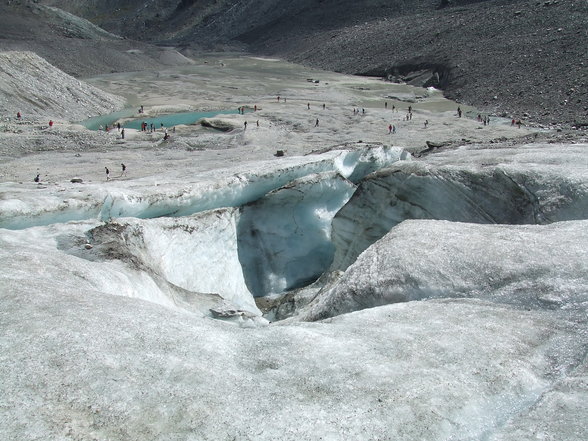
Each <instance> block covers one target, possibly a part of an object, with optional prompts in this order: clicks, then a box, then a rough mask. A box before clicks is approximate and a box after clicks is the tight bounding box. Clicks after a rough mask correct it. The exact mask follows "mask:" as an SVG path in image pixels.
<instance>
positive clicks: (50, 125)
mask: <svg viewBox="0 0 588 441" xmlns="http://www.w3.org/2000/svg"><path fill="white" fill-rule="evenodd" d="M49 127H53V120H52V119H51V120H49Z"/></svg>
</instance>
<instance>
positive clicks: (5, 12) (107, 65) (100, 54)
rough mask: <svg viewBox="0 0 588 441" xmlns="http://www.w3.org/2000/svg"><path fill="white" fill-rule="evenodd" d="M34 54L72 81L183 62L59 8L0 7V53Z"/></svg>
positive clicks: (29, 3)
mask: <svg viewBox="0 0 588 441" xmlns="http://www.w3.org/2000/svg"><path fill="white" fill-rule="evenodd" d="M7 50H9V51H30V52H35V53H36V54H37V55H39V56H41V57H42V58H44V59H45V60H47V61H48V62H49V63H51V64H52V65H54V66H56V67H58V68H59V69H61V70H63V71H64V72H66V73H68V74H70V75H73V76H75V77H78V78H79V77H87V76H94V75H97V74H102V73H111V72H122V71H139V70H146V69H161V68H164V67H165V66H166V64H168V63H169V61H168V60H169V59H170V58H171V59H172V60H174V64H175V63H176V62H187V60H181V57H177V56H176V57H169V52H170V50H169V49H166V48H157V47H155V46H153V45H149V44H145V43H142V42H139V41H133V40H127V39H125V38H122V37H120V36H118V35H114V34H112V33H110V32H106V31H104V30H103V29H101V28H99V27H97V26H95V25H93V24H92V23H90V22H89V21H88V20H85V19H82V18H80V17H77V16H75V15H72V14H70V13H67V12H64V11H63V10H60V9H57V8H53V7H47V6H44V5H41V4H38V3H37V2H33V1H26V0H21V1H18V0H17V1H14V0H13V1H9V2H1V3H0V51H7Z"/></svg>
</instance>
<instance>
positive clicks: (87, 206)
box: [0, 145, 407, 229]
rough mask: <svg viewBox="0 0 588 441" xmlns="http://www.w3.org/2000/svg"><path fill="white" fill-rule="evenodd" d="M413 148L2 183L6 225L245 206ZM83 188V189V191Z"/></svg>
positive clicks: (0, 213)
mask: <svg viewBox="0 0 588 441" xmlns="http://www.w3.org/2000/svg"><path fill="white" fill-rule="evenodd" d="M406 156H407V153H406V152H405V151H403V150H402V149H401V148H398V147H387V146H369V145H362V146H359V147H356V148H354V149H349V150H333V151H329V152H325V153H322V154H314V155H307V156H304V157H293V158H281V159H280V160H277V161H262V162H258V163H254V164H251V163H249V164H245V165H241V164H234V165H233V166H232V167H229V168H226V169H220V170H215V171H214V172H209V173H206V172H203V173H201V174H199V175H197V176H193V177H191V178H190V180H189V181H188V182H186V177H185V176H183V175H182V176H181V177H178V176H173V175H170V176H158V177H156V178H155V179H148V178H145V179H143V180H136V181H133V182H132V185H124V186H117V184H116V183H111V185H108V186H107V187H105V186H104V185H103V184H87V185H86V184H84V185H83V186H80V185H79V184H75V185H71V184H64V185H60V186H57V187H55V189H53V188H51V189H46V191H45V192H43V193H42V194H39V192H34V193H33V192H31V191H30V189H29V191H24V190H23V189H22V188H20V187H18V186H15V185H12V184H5V185H3V186H0V228H10V229H22V228H29V227H32V226H38V225H50V224H52V223H60V222H67V221H70V220H84V219H96V218H98V219H100V220H105V221H106V220H109V219H116V218H120V217H137V218H143V219H146V218H154V217H163V216H168V217H181V216H189V215H191V214H194V213H198V212H202V211H206V210H213V209H216V208H223V207H239V206H241V205H244V204H247V203H249V202H253V201H255V200H257V199H259V198H261V197H263V196H264V195H265V194H266V193H268V192H271V191H272V190H275V189H278V188H280V187H282V186H284V185H287V184H288V183H289V182H291V181H293V180H296V179H299V178H302V177H304V176H309V175H314V174H317V173H324V172H337V173H339V174H340V175H341V176H343V177H345V178H352V179H353V180H354V181H358V180H360V179H361V178H363V177H364V176H365V174H367V173H370V172H372V171H373V170H377V169H378V168H381V167H383V166H386V165H390V164H392V163H394V162H396V161H398V160H399V159H401V158H406ZM80 190H82V191H80Z"/></svg>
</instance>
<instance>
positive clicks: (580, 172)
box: [331, 145, 588, 270]
mask: <svg viewBox="0 0 588 441" xmlns="http://www.w3.org/2000/svg"><path fill="white" fill-rule="evenodd" d="M584 150H585V146H584V145H572V146H566V148H565V150H562V149H558V148H556V147H550V146H548V145H539V146H538V145H528V146H519V147H517V148H516V149H499V148H496V149H489V148H476V147H467V148H466V147H463V148H460V149H458V150H455V151H450V152H446V153H443V154H435V155H432V156H431V157H430V160H429V159H428V160H427V161H426V162H416V161H409V162H404V161H400V162H397V163H395V164H393V165H392V166H390V167H388V168H385V169H383V170H380V171H378V172H376V173H374V174H372V175H370V176H368V177H367V178H366V179H364V180H363V181H362V182H361V184H360V185H359V187H358V189H357V191H356V192H355V193H354V195H353V197H352V198H351V200H350V201H349V203H348V204H346V206H345V207H343V208H342V209H341V211H340V212H339V213H337V215H336V216H335V218H334V220H333V243H334V245H335V248H336V251H335V257H334V260H333V264H332V266H331V270H345V269H346V268H347V267H348V266H349V265H350V264H351V263H353V262H354V261H355V259H356V258H357V256H359V254H360V253H361V252H362V251H364V250H365V249H366V248H367V247H369V246H370V245H371V244H372V243H374V242H376V241H377V240H378V239H380V238H381V237H383V236H384V235H385V234H386V233H388V231H390V229H391V228H392V227H393V226H395V225H397V224H399V223H400V222H402V221H404V220H405V219H444V220H449V221H456V222H474V223H499V224H535V223H539V224H544V223H549V222H556V221H562V220H574V219H586V218H588V172H587V171H586V170H587V169H586V167H585V164H583V163H582V161H578V160H577V158H579V157H583V155H584Z"/></svg>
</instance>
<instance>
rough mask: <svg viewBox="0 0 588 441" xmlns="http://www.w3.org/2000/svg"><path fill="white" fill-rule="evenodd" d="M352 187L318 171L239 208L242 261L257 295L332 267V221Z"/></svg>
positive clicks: (281, 290) (303, 280)
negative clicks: (317, 173)
mask: <svg viewBox="0 0 588 441" xmlns="http://www.w3.org/2000/svg"><path fill="white" fill-rule="evenodd" d="M354 189H355V187H354V185H353V184H352V183H351V182H349V181H348V180H346V179H344V178H342V177H341V176H340V175H337V174H335V173H330V177H325V176H324V175H323V176H318V175H315V177H310V178H303V179H301V180H299V181H297V182H296V183H293V184H292V185H288V186H287V187H284V188H281V189H279V190H276V191H273V192H270V193H269V194H268V195H266V196H265V197H263V198H261V199H259V200H258V201H256V202H254V203H251V204H248V205H245V206H243V207H242V208H241V213H240V216H239V223H238V225H237V237H238V254H239V261H240V262H241V266H242V268H243V277H244V279H245V284H246V285H247V288H248V289H249V291H250V292H251V293H252V294H253V296H254V297H261V296H266V295H272V294H281V293H284V292H287V291H290V290H293V289H296V288H300V287H302V286H306V285H308V284H310V283H312V282H314V281H315V280H316V279H318V278H319V277H320V276H321V275H322V274H323V273H324V272H325V271H326V270H327V269H328V268H329V266H330V265H331V262H332V260H333V255H334V252H335V249H334V246H333V244H332V242H331V221H332V219H333V217H334V216H335V214H336V213H337V211H339V209H340V208H341V207H342V206H343V205H344V204H345V203H346V202H347V200H349V197H350V196H351V194H352V193H353V191H354Z"/></svg>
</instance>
